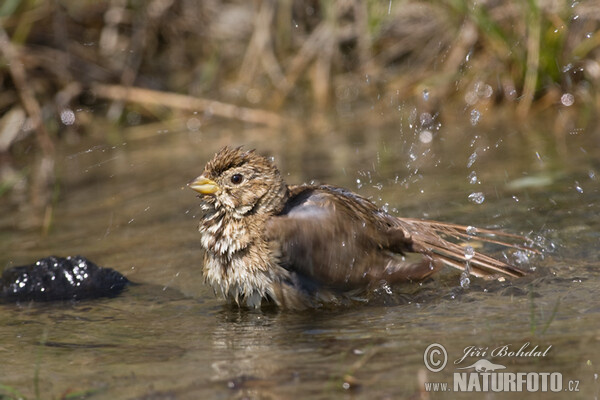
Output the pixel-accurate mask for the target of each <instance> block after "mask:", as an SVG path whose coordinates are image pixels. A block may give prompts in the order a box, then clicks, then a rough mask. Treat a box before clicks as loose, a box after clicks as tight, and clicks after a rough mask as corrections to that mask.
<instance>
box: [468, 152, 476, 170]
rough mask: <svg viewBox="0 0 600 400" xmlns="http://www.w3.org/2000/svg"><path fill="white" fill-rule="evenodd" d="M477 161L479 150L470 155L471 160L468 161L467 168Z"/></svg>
mask: <svg viewBox="0 0 600 400" xmlns="http://www.w3.org/2000/svg"><path fill="white" fill-rule="evenodd" d="M475 161H477V151H474V152H473V154H471V155H470V156H469V161H468V162H467V168H471V166H472V165H473V164H475Z"/></svg>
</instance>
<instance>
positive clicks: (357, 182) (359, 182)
mask: <svg viewBox="0 0 600 400" xmlns="http://www.w3.org/2000/svg"><path fill="white" fill-rule="evenodd" d="M356 187H357V188H359V189H360V188H361V187H362V182H361V181H360V179H359V178H356Z"/></svg>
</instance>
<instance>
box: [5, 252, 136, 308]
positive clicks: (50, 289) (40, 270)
mask: <svg viewBox="0 0 600 400" xmlns="http://www.w3.org/2000/svg"><path fill="white" fill-rule="evenodd" d="M128 283H129V280H128V279H127V278H125V277H124V276H123V275H121V274H120V273H119V272H117V271H115V270H114V269H111V268H102V267H99V266H97V265H96V264H94V263H93V262H91V261H90V260H88V259H86V258H85V257H81V256H75V257H67V258H63V257H54V256H52V257H47V258H42V259H41V260H39V261H37V262H36V263H35V264H32V265H24V266H20V267H13V268H9V269H7V270H5V271H4V272H3V273H2V277H1V278H0V298H1V299H4V300H8V301H30V300H34V301H51V300H71V299H73V300H81V299H90V298H96V297H106V296H109V297H110V296H116V295H117V294H119V293H120V292H121V291H122V290H123V289H124V288H125V286H127V284H128Z"/></svg>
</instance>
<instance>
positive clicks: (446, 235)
mask: <svg viewBox="0 0 600 400" xmlns="http://www.w3.org/2000/svg"><path fill="white" fill-rule="evenodd" d="M388 218H389V219H390V220H391V224H392V225H394V226H395V228H392V230H394V229H398V230H400V231H401V232H402V235H404V236H406V237H408V238H410V242H411V243H412V249H411V250H412V251H415V252H419V253H423V254H428V255H430V256H431V257H432V258H435V259H437V260H440V261H441V262H443V263H444V264H446V265H448V266H451V267H454V268H457V269H459V270H463V271H464V270H465V269H466V268H467V263H468V265H469V272H470V273H471V274H473V275H475V276H479V277H484V278H489V277H497V276H508V277H519V276H523V275H525V271H523V270H521V269H519V268H516V267H514V266H513V265H510V264H508V263H506V262H504V261H501V260H498V259H496V258H494V257H491V256H488V255H486V254H483V253H480V252H477V251H474V250H473V246H476V244H478V243H490V244H495V245H498V246H501V247H503V248H505V249H516V250H521V251H525V252H531V253H538V252H537V251H536V250H535V249H532V248H530V247H528V246H526V245H523V244H520V243H525V242H527V239H526V238H525V237H522V236H519V235H513V234H510V233H504V232H501V231H494V230H488V229H481V228H474V227H467V226H464V225H456V224H449V223H443V222H436V221H426V220H418V219H412V218H394V217H388Z"/></svg>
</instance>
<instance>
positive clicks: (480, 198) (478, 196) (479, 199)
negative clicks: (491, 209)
mask: <svg viewBox="0 0 600 400" xmlns="http://www.w3.org/2000/svg"><path fill="white" fill-rule="evenodd" d="M469 200H471V201H472V202H473V203H475V204H482V203H483V202H484V201H485V195H484V194H483V193H482V192H473V193H471V194H470V195H469Z"/></svg>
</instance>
